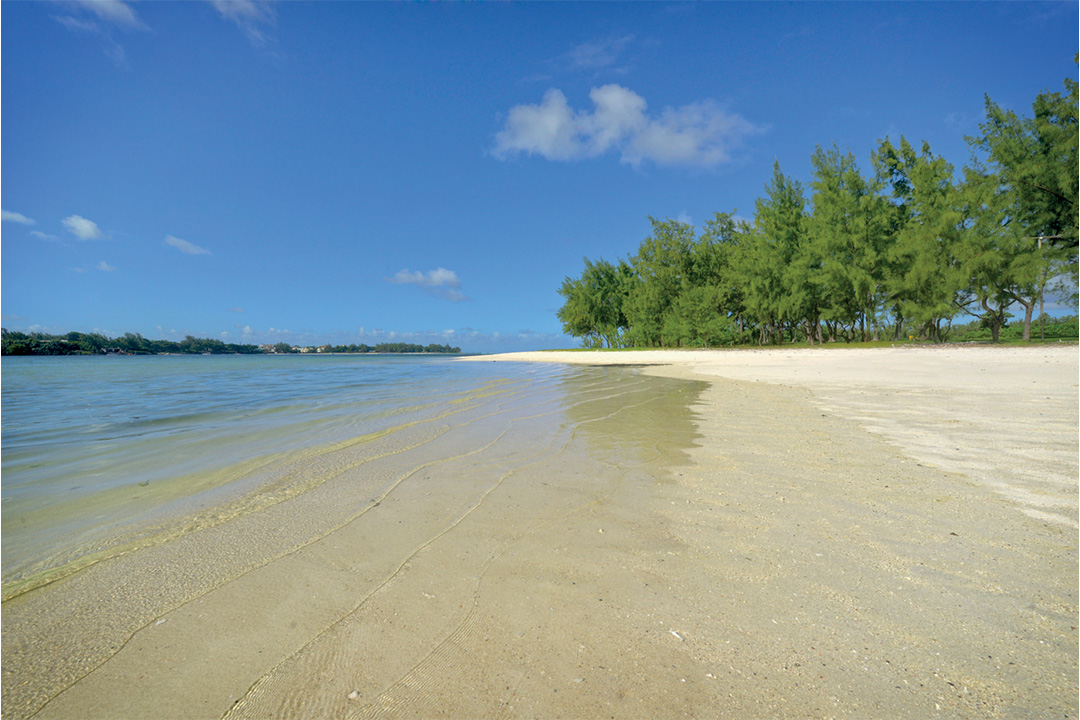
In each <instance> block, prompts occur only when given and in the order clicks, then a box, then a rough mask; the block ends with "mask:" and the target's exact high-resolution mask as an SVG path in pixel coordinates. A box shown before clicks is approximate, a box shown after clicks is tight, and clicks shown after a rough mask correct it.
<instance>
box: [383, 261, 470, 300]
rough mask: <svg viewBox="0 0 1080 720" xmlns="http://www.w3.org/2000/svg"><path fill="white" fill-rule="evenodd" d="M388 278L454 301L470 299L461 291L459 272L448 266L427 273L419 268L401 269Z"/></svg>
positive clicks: (393, 281)
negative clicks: (447, 267)
mask: <svg viewBox="0 0 1080 720" xmlns="http://www.w3.org/2000/svg"><path fill="white" fill-rule="evenodd" d="M387 280H389V281H390V282H392V283H396V284H398V285H415V286H417V287H419V288H423V289H424V290H425V291H427V292H429V293H431V294H432V295H437V296H438V297H441V298H445V299H447V300H452V301H453V302H461V301H462V300H468V299H469V298H468V296H466V295H465V294H464V293H462V292H461V280H459V279H458V276H457V273H455V272H454V271H453V270H447V269H446V268H436V269H435V270H429V271H428V272H426V273H423V272H420V271H419V270H416V271H410V270H408V269H405V270H400V271H399V272H398V273H397V274H396V275H394V277H392V278H387Z"/></svg>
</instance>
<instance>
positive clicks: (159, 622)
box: [154, 618, 167, 625]
mask: <svg viewBox="0 0 1080 720" xmlns="http://www.w3.org/2000/svg"><path fill="white" fill-rule="evenodd" d="M163 622H167V621H166V619H165V618H159V619H158V621H157V622H156V623H154V625H160V624H161V623H163Z"/></svg>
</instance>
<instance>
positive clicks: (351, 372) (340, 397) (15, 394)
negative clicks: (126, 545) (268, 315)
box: [0, 355, 552, 583]
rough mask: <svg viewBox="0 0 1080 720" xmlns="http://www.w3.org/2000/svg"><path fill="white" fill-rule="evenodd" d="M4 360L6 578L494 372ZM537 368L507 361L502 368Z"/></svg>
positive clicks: (254, 361)
mask: <svg viewBox="0 0 1080 720" xmlns="http://www.w3.org/2000/svg"><path fill="white" fill-rule="evenodd" d="M0 368H2V374H3V378H2V386H0V388H2V395H3V406H2V414H0V418H2V442H3V453H2V463H3V474H2V488H3V493H2V508H3V579H4V582H5V583H7V582H8V581H10V580H16V579H18V578H20V577H23V576H25V575H27V574H30V573H33V572H38V571H40V570H42V569H45V568H47V567H49V566H50V565H55V564H58V563H61V562H67V561H70V559H71V558H72V557H74V556H77V555H79V553H80V552H86V551H89V550H90V549H92V548H94V547H96V545H95V543H97V544H98V545H100V544H101V543H103V542H105V541H106V540H105V539H106V538H108V537H113V536H117V535H120V534H123V533H125V532H130V531H131V529H132V528H134V527H137V526H138V525H139V524H140V523H149V522H154V521H160V520H161V518H162V517H166V516H169V515H170V514H172V515H175V514H178V513H183V512H185V511H188V510H190V509H191V508H192V507H193V505H194V504H196V503H199V504H206V503H207V502H213V501H215V500H218V499H220V498H222V497H227V496H229V495H235V494H236V493H238V492H241V491H245V490H247V489H250V488H249V487H247V486H246V485H245V483H247V484H250V483H254V482H257V481H258V480H259V479H260V478H261V476H260V474H259V472H258V471H259V470H260V469H261V468H265V467H267V466H269V465H270V464H272V463H273V462H274V461H276V460H279V459H281V458H283V457H286V456H289V455H290V454H295V453H297V452H302V451H303V450H304V449H308V448H314V447H326V446H328V445H332V444H333V443H336V442H342V441H346V440H349V439H352V438H356V437H358V436H364V435H367V434H371V433H379V432H381V431H386V430H387V429H392V428H396V427H401V426H403V425H407V424H408V423H412V422H416V421H420V420H424V419H430V418H431V417H434V416H436V415H437V414H438V413H441V412H445V409H446V407H447V403H451V402H452V401H453V399H454V398H455V397H459V396H461V394H462V393H468V392H471V391H474V390H475V389H476V388H478V387H482V386H483V385H484V384H486V383H490V382H492V379H493V373H492V364H490V363H456V362H454V361H452V360H451V359H449V358H445V357H423V356H386V355H378V356H372V355H356V356H242V355H241V356H147V357H34V358H17V357H12V358H4V360H3V363H2V364H0ZM535 372H537V370H536V369H527V368H525V367H520V366H519V367H517V368H516V369H507V366H505V365H501V364H500V370H499V371H498V375H497V376H496V377H497V378H501V379H502V380H504V381H507V382H513V379H512V376H514V375H515V374H518V375H520V374H527V373H535ZM539 372H541V373H544V372H546V373H547V374H551V372H552V371H551V370H546V371H545V370H540V371H539Z"/></svg>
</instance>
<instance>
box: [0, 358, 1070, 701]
mask: <svg viewBox="0 0 1080 720" xmlns="http://www.w3.org/2000/svg"><path fill="white" fill-rule="evenodd" d="M492 359H496V360H517V361H522V360H529V361H535V360H543V361H555V362H559V363H571V362H572V363H577V364H582V363H584V364H590V363H599V364H632V365H651V366H653V367H650V368H647V369H645V370H641V369H627V368H590V367H585V368H580V369H577V370H573V371H569V370H568V371H567V372H566V374H565V375H563V376H559V377H558V379H557V381H556V386H555V387H549V386H544V387H543V388H541V389H542V390H543V392H538V393H537V394H535V396H529V397H524V396H527V395H528V392H527V391H523V397H515V398H513V399H512V401H508V402H507V403H506V404H503V405H500V404H498V402H497V401H496V403H495V404H491V403H480V404H477V405H475V406H473V407H474V408H475V409H474V410H472V411H466V412H463V414H462V415H461V416H456V417H455V418H452V419H448V420H446V421H445V422H443V423H442V424H436V425H431V426H424V427H418V428H413V429H411V430H410V433H411V435H410V436H409V437H408V438H404V439H402V438H396V439H395V438H385V439H382V440H380V441H379V442H383V443H384V445H381V446H378V447H375V446H374V445H370V444H365V445H363V446H356V447H346V448H340V449H338V450H335V451H334V452H332V453H327V454H325V455H322V456H319V457H318V458H316V459H315V460H314V461H313V460H311V459H310V458H309V459H307V460H306V461H305V463H304V464H303V466H302V467H299V468H297V469H296V472H298V473H301V474H303V473H308V474H311V475H312V476H313V477H317V478H318V479H319V481H318V483H315V484H312V485H311V487H310V488H309V489H308V490H307V491H306V492H303V493H300V494H297V495H294V496H290V497H288V498H285V499H282V500H281V501H280V502H276V503H274V504H271V505H268V506H266V507H265V508H263V509H261V510H259V511H258V512H251V513H247V514H246V515H244V516H242V517H238V518H235V519H233V520H231V521H230V522H227V523H222V524H219V525H216V526H213V527H207V528H206V529H202V530H199V531H198V532H193V533H190V534H188V535H185V536H184V538H183V539H180V540H177V541H174V542H170V543H166V544H164V545H160V546H156V547H153V548H149V549H143V550H140V551H138V552H133V553H131V554H130V555H125V556H122V557H119V558H114V559H111V560H109V561H108V562H103V563H99V564H98V565H95V566H92V567H91V568H89V569H87V570H84V571H82V572H80V573H78V574H77V575H74V576H72V577H71V578H68V579H65V580H64V581H63V582H61V583H56V585H55V586H47V587H45V588H40V589H38V590H35V591H33V592H32V593H27V594H26V595H24V596H20V597H17V598H15V599H14V600H11V601H8V602H5V603H4V607H3V631H4V644H3V654H4V685H3V695H4V702H3V714H4V716H5V717H30V716H34V717H39V718H47V717H57V718H61V717H67V718H90V717H103V718H110V717H133V718H144V717H145V718H173V717H175V718H202V717H222V716H225V717H235V718H243V717H252V718H266V717H296V718H322V717H348V718H353V717H356V718H362V717H463V718H474V717H483V718H487V717H621V718H640V717H701V718H718V717H730V718H747V717H793V718H794V717H797V718H802V717H846V718H867V717H871V718H874V717H882V718H884V717H889V718H895V717H910V718H925V717H970V718H986V717H1076V714H1077V648H1078V645H1077V584H1078V577H1077V529H1076V528H1077V476H1078V470H1077V400H1078V397H1077V371H1078V368H1077V349H1076V347H1075V346H1072V347H1063V348H1031V349H1020V350H1005V349H997V348H959V349H954V348H948V349H925V350H922V349H905V350H897V351H890V350H881V351H876V350H875V351H847V350H828V351H817V350H815V351H799V352H792V351H738V352H702V353H645V352H641V353H638V352H635V353H566V354H555V353H540V354H532V355H530V356H528V357H522V356H499V357H482V358H475V360H476V361H491V360H492ZM645 372H647V373H652V374H658V375H661V376H667V377H651V378H650V377H643V375H642V374H643V373H645ZM512 394H513V393H508V396H509V395H512ZM470 412H472V413H473V414H469V413H470Z"/></svg>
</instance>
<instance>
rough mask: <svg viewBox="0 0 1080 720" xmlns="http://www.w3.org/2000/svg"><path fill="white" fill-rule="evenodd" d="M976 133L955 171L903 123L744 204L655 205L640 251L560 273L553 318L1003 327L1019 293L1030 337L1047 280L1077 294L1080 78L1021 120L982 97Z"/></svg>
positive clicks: (838, 333)
mask: <svg viewBox="0 0 1080 720" xmlns="http://www.w3.org/2000/svg"><path fill="white" fill-rule="evenodd" d="M1078 59H1080V55H1078ZM980 130H981V134H980V135H978V136H976V137H969V138H966V140H967V141H968V144H969V146H970V148H971V150H972V157H971V159H970V161H969V163H968V165H967V166H966V167H964V168H963V169H962V172H961V173H957V171H956V169H955V167H954V166H953V165H952V164H950V163H949V162H947V161H946V160H945V159H944V158H942V157H941V156H939V155H936V154H935V153H934V152H933V151H932V149H931V148H930V146H929V145H928V144H927V143H922V144H921V145H920V146H918V147H916V146H915V145H913V144H912V143H910V142H909V141H908V140H907V139H906V138H904V137H902V136H901V137H899V138H898V139H897V141H896V142H893V140H891V139H889V138H886V139H884V140H882V141H880V142H879V144H878V146H877V147H876V148H875V149H874V151H873V153H872V155H871V157H870V168H871V171H870V173H869V174H867V173H864V172H863V171H862V170H861V169H860V168H859V166H858V163H857V161H856V158H855V157H854V155H852V154H851V153H850V152H841V151H840V150H839V149H838V148H837V147H836V146H833V147H831V148H824V149H823V148H821V147H818V148H816V149H815V151H814V153H813V155H812V157H811V166H812V172H813V174H812V177H811V179H810V181H809V182H808V183H807V184H805V185H804V184H803V183H802V182H800V181H799V180H797V179H795V178H792V177H789V176H787V175H785V174H784V173H783V172H782V170H781V168H780V164H779V162H776V163H775V164H774V166H773V174H772V178H771V179H770V180H769V182H768V183H767V184H766V185H765V187H764V194H763V196H762V197H761V198H759V199H758V200H757V202H756V203H755V208H754V215H753V218H752V219H749V220H740V219H738V218H737V216H736V212H735V211H732V212H731V213H717V214H716V215H715V216H714V218H713V219H711V220H710V221H708V222H707V223H706V224H705V226H704V228H703V229H702V231H701V232H700V234H699V233H698V232H697V229H696V228H695V227H694V226H692V225H689V224H687V223H684V222H679V221H675V220H658V219H656V218H649V223H650V226H651V232H650V234H649V235H648V236H647V237H646V238H645V239H644V240H642V241H641V242H640V244H639V247H638V250H637V252H636V253H635V254H633V255H631V256H630V257H629V258H628V259H626V260H620V261H618V262H617V263H611V262H608V261H605V260H599V261H595V262H594V261H592V260H589V259H588V258H585V269H584V271H583V272H582V274H581V275H580V276H579V277H567V278H566V279H565V280H564V281H563V284H562V287H561V288H560V289H559V293H560V295H562V297H563V298H564V301H565V302H564V304H563V306H562V308H560V310H559V311H558V317H559V320H560V321H562V324H563V329H564V331H565V332H566V333H568V334H570V335H572V336H575V337H579V338H582V340H583V342H584V344H585V345H586V346H587V347H596V348H599V347H605V346H606V347H661V346H664V347H713V346H717V345H731V344H739V343H751V342H757V343H760V344H765V343H778V342H781V341H784V340H793V339H799V340H802V341H805V342H809V343H811V344H814V343H818V342H825V341H836V340H847V341H851V340H856V339H859V340H868V339H878V338H880V337H883V336H891V337H902V336H911V337H919V338H922V339H925V340H930V341H933V342H940V341H942V340H944V339H945V338H946V337H947V336H948V334H949V332H950V329H951V328H952V327H953V322H954V320H955V319H956V318H957V317H958V316H963V315H967V316H970V317H971V318H974V319H975V320H976V321H977V322H978V323H979V326H980V327H985V328H986V329H987V330H988V331H989V333H990V335H991V338H992V339H993V340H997V339H999V336H1000V333H1001V331H1002V329H1003V328H1004V327H1005V326H1006V324H1007V319H1008V317H1009V312H1008V311H1009V309H1010V308H1011V307H1014V306H1015V305H1019V306H1020V307H1022V308H1023V310H1024V317H1023V338H1024V339H1025V340H1026V339H1029V338H1030V331H1031V323H1032V318H1033V316H1034V314H1035V309H1036V306H1037V305H1038V304H1039V303H1040V302H1041V300H1042V298H1043V296H1044V294H1045V293H1046V292H1047V291H1048V290H1052V291H1054V292H1055V293H1056V294H1057V295H1058V296H1059V297H1063V298H1064V299H1065V300H1066V301H1071V303H1072V304H1073V305H1074V306H1075V304H1076V302H1077V293H1076V286H1077V245H1078V237H1080V233H1078V228H1077V226H1078V220H1077V206H1078V188H1077V178H1078V175H1080V168H1078V165H1077V82H1076V81H1075V80H1074V79H1072V78H1069V79H1067V80H1066V81H1065V92H1064V93H1061V92H1056V93H1051V92H1048V91H1047V92H1043V93H1040V94H1039V95H1038V97H1036V99H1035V102H1034V104H1033V106H1032V115H1031V116H1030V117H1025V116H1021V115H1018V114H1016V113H1014V112H1012V111H1009V110H1004V109H1002V108H1000V107H999V106H998V105H997V104H996V103H994V102H993V101H992V100H991V99H990V98H987V99H986V121H985V122H984V123H982V124H981V125H980Z"/></svg>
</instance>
